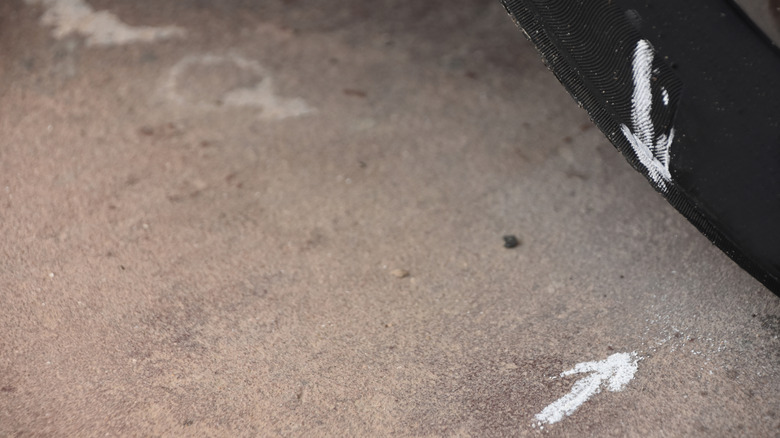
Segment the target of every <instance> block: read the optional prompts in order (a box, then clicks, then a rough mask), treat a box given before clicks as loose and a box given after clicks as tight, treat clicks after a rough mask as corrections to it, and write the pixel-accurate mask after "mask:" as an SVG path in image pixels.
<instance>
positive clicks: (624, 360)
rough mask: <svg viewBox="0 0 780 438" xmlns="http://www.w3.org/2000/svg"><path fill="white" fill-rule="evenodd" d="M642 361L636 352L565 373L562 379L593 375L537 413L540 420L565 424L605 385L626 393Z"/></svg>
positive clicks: (580, 366) (613, 390) (588, 364)
mask: <svg viewBox="0 0 780 438" xmlns="http://www.w3.org/2000/svg"><path fill="white" fill-rule="evenodd" d="M640 359H641V358H640V357H638V356H637V355H636V352H633V353H616V354H613V355H612V356H609V357H608V358H606V359H604V360H602V361H597V362H596V361H594V362H583V363H579V364H577V365H576V366H575V367H574V368H572V369H570V370H568V371H564V372H563V373H561V377H566V376H571V375H573V374H581V373H591V374H590V375H588V376H587V377H584V378H582V379H580V380H578V381H577V382H576V383H574V386H572V388H571V391H570V392H569V393H568V394H566V395H564V396H563V397H561V398H559V399H558V400H556V401H555V402H553V403H552V404H550V405H549V406H547V407H546V408H544V410H543V411H542V412H540V413H538V414H536V417H535V418H536V420H537V421H539V423H548V424H553V423H557V422H559V421H561V420H562V419H563V417H565V416H569V415H571V414H573V413H574V411H576V410H577V409H578V408H579V407H580V406H582V404H583V403H585V402H586V401H588V400H589V399H590V398H591V397H593V396H594V395H595V394H598V393H599V392H601V387H602V385H603V384H604V383H605V382H606V383H607V389H608V390H609V391H611V392H619V391H622V390H623V388H624V387H625V386H626V385H627V384H628V382H630V381H631V379H633V378H634V373H636V370H637V368H638V367H637V362H638V361H639V360H640Z"/></svg>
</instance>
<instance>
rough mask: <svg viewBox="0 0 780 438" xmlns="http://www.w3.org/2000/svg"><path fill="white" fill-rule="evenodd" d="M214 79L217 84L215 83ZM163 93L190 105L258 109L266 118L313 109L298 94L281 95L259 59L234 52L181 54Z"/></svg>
mask: <svg viewBox="0 0 780 438" xmlns="http://www.w3.org/2000/svg"><path fill="white" fill-rule="evenodd" d="M215 79H216V82H217V83H218V84H214V80H215ZM217 85H219V87H217ZM163 94H164V96H165V97H166V99H168V100H169V101H172V102H174V103H176V104H179V105H181V106H184V107H187V108H190V109H201V110H208V111H216V110H222V109H224V108H225V107H237V108H247V109H253V110H256V111H258V117H259V118H261V119H265V120H282V119H286V118H290V117H298V116H302V115H305V114H309V113H312V112H314V111H315V110H314V108H312V107H311V106H309V104H307V103H306V101H304V100H303V99H301V98H297V97H292V98H287V97H282V96H280V95H279V94H278V93H277V92H276V90H275V88H274V85H273V78H272V77H271V75H270V73H269V72H268V71H266V70H265V69H264V68H263V67H262V66H261V65H260V63H258V62H257V61H254V60H251V59H246V58H244V57H242V56H239V55H236V54H229V55H211V54H204V55H190V56H186V57H184V58H183V59H182V60H180V61H179V62H177V63H176V64H175V65H174V66H173V67H172V68H171V70H170V72H169V73H168V76H167V78H166V80H165V82H164V84H163Z"/></svg>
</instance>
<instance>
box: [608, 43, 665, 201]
mask: <svg viewBox="0 0 780 438" xmlns="http://www.w3.org/2000/svg"><path fill="white" fill-rule="evenodd" d="M654 56H655V53H654V51H653V47H652V46H651V45H650V43H649V42H647V41H646V40H639V42H638V43H637V45H636V48H635V49H634V60H633V63H632V66H633V72H634V75H633V78H634V93H633V96H632V98H631V106H632V111H631V123H632V125H633V126H632V128H629V127H628V126H626V125H625V124H623V125H621V126H620V129H621V131H623V135H625V137H626V139H627V140H628V142H629V143H630V144H631V147H632V148H633V149H634V153H635V154H636V156H637V158H638V159H639V162H640V163H642V165H643V166H645V168H646V169H647V173H648V175H649V176H650V178H651V179H652V180H653V181H654V182H655V183H656V185H658V187H660V188H661V189H662V190H666V189H667V183H668V182H670V181H671V180H672V175H671V173H670V172H669V154H670V150H671V146H672V141H674V128H672V129H671V130H670V131H669V135H668V136H667V135H665V134H660V135H658V136H657V137H656V135H655V127H654V126H653V120H652V118H651V117H650V115H651V110H652V107H653V93H652V90H651V81H652V75H653V71H652V67H653V58H654ZM663 92H664V93H665V94H664V95H663V99H664V102H665V103H666V102H668V99H669V98H668V94H666V90H663Z"/></svg>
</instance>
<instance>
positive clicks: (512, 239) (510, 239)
mask: <svg viewBox="0 0 780 438" xmlns="http://www.w3.org/2000/svg"><path fill="white" fill-rule="evenodd" d="M518 246H520V240H518V239H517V236H515V235H513V234H509V235H506V236H504V248H510V249H511V248H516V247H518Z"/></svg>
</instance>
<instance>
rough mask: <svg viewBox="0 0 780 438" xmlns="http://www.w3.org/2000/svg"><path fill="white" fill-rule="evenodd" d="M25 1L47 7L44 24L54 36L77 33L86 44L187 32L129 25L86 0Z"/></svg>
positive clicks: (153, 38) (143, 39) (113, 43)
mask: <svg viewBox="0 0 780 438" xmlns="http://www.w3.org/2000/svg"><path fill="white" fill-rule="evenodd" d="M25 3H27V4H29V5H36V4H38V5H41V6H43V7H44V8H45V9H46V11H45V12H44V13H43V15H42V16H41V23H42V24H43V25H45V26H51V27H53V29H52V35H53V36H54V37H55V38H57V39H62V38H65V37H67V36H68V35H71V34H78V35H81V36H83V37H84V38H86V44H87V46H116V45H122V44H130V43H150V42H154V41H157V40H161V39H168V38H180V37H183V36H185V35H186V31H185V30H184V29H182V28H180V27H177V26H163V27H152V26H130V25H128V24H125V23H123V22H122V21H121V20H119V18H117V17H116V15H114V14H112V13H111V12H108V11H95V10H94V9H93V8H92V6H90V5H89V4H88V3H86V2H85V1H84V0H25Z"/></svg>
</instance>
